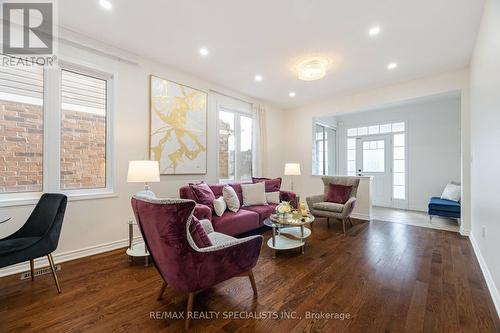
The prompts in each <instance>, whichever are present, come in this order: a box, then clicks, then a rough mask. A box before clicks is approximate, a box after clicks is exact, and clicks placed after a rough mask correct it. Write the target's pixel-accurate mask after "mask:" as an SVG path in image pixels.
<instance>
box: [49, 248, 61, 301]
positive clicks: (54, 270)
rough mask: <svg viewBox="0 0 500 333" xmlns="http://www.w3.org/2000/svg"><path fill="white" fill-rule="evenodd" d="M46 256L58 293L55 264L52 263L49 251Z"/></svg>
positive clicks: (59, 291)
mask: <svg viewBox="0 0 500 333" xmlns="http://www.w3.org/2000/svg"><path fill="white" fill-rule="evenodd" d="M47 258H48V259H49V264H50V268H51V269H52V276H53V277H54V281H55V283H56V287H57V292H58V293H59V294H60V293H61V287H60V286H59V280H58V279H57V274H56V266H55V265H54V259H52V253H49V254H48V255H47Z"/></svg>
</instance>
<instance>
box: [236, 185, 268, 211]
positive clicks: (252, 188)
mask: <svg viewBox="0 0 500 333" xmlns="http://www.w3.org/2000/svg"><path fill="white" fill-rule="evenodd" d="M241 190H242V193H243V206H257V205H267V201H266V189H265V186H264V183H255V184H243V185H241Z"/></svg>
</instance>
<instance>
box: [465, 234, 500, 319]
mask: <svg viewBox="0 0 500 333" xmlns="http://www.w3.org/2000/svg"><path fill="white" fill-rule="evenodd" d="M469 239H470V242H471V244H472V248H473V249H474V253H475V254H476V257H477V261H479V266H480V267H481V271H482V272H483V276H484V279H485V280H486V285H487V286H488V290H489V292H490V295H491V298H492V299H493V303H494V304H495V308H496V310H497V315H498V316H499V317H500V294H499V293H498V289H497V287H496V285H495V282H494V281H493V277H492V276H491V273H490V270H489V269H488V266H487V265H486V261H485V260H484V258H483V255H482V254H481V250H480V249H479V245H478V244H477V242H476V240H475V238H474V235H473V234H471V235H470V236H469Z"/></svg>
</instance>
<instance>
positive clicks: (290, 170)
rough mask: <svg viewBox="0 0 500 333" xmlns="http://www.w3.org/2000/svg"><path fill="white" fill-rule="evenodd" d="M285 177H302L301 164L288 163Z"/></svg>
mask: <svg viewBox="0 0 500 333" xmlns="http://www.w3.org/2000/svg"><path fill="white" fill-rule="evenodd" d="M285 176H300V164H299V163H286V164H285Z"/></svg>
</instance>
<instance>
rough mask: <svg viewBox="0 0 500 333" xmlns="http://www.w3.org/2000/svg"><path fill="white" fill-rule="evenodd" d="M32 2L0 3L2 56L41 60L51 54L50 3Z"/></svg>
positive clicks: (51, 17)
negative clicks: (0, 12) (31, 56)
mask: <svg viewBox="0 0 500 333" xmlns="http://www.w3.org/2000/svg"><path fill="white" fill-rule="evenodd" d="M35 1H36V0H35ZM35 1H33V2H3V3H2V28H3V33H2V46H3V48H2V51H3V53H4V54H8V55H40V56H41V55H52V54H53V53H54V27H53V22H54V8H53V7H54V6H53V3H52V2H50V1H44V2H35Z"/></svg>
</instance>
